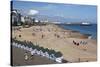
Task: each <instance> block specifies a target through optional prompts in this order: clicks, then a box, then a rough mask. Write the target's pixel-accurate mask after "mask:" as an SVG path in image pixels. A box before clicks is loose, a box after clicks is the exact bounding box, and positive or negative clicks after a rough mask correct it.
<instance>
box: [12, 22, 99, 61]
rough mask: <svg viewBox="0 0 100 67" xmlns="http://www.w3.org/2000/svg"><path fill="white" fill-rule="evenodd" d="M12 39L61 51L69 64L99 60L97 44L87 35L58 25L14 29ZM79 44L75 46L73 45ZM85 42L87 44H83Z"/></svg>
mask: <svg viewBox="0 0 100 67" xmlns="http://www.w3.org/2000/svg"><path fill="white" fill-rule="evenodd" d="M12 28H13V29H12V37H13V38H16V39H17V40H20V41H24V40H27V41H31V42H33V43H35V44H38V45H39V46H42V47H44V48H49V49H53V50H55V51H61V53H62V54H63V57H64V59H65V60H67V61H69V62H88V61H96V60H97V42H96V40H93V39H88V37H87V36H86V35H83V34H80V32H76V31H72V30H64V29H62V28H60V27H59V26H57V25H54V24H49V25H43V26H31V27H29V28H23V27H22V26H20V29H19V30H14V29H16V28H18V27H12ZM19 35H20V36H19ZM73 41H75V42H76V43H79V45H78V46H77V45H75V44H74V43H73ZM83 42H85V43H86V44H83Z"/></svg>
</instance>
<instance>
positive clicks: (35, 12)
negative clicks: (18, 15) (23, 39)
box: [29, 9, 39, 15]
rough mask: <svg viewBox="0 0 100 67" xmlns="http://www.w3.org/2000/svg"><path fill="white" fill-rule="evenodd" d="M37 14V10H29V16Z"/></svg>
mask: <svg viewBox="0 0 100 67" xmlns="http://www.w3.org/2000/svg"><path fill="white" fill-rule="evenodd" d="M38 13H39V11H37V10H33V9H31V10H29V15H36V14H38Z"/></svg>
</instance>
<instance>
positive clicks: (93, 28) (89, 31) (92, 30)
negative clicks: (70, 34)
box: [59, 24, 97, 39]
mask: <svg viewBox="0 0 100 67" xmlns="http://www.w3.org/2000/svg"><path fill="white" fill-rule="evenodd" d="M59 26H60V27H61V28H63V29H69V30H73V31H79V32H80V33H81V34H86V35H89V36H91V38H92V39H97V24H91V25H80V24H73V25H66V24H60V25H59Z"/></svg>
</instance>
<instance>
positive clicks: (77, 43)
mask: <svg viewBox="0 0 100 67" xmlns="http://www.w3.org/2000/svg"><path fill="white" fill-rule="evenodd" d="M73 44H74V45H77V46H79V45H80V44H82V45H86V44H88V43H87V42H85V41H80V42H76V41H74V40H73Z"/></svg>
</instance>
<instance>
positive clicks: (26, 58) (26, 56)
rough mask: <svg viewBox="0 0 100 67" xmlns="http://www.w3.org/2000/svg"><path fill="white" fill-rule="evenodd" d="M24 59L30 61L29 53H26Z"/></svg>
mask: <svg viewBox="0 0 100 67" xmlns="http://www.w3.org/2000/svg"><path fill="white" fill-rule="evenodd" d="M24 59H25V61H27V60H28V54H27V52H25V54H24Z"/></svg>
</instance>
